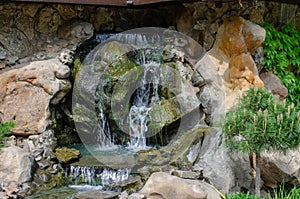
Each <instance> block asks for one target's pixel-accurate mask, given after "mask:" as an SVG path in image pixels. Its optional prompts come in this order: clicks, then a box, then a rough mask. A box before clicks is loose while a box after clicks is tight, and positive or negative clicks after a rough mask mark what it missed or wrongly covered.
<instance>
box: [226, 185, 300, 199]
mask: <svg viewBox="0 0 300 199" xmlns="http://www.w3.org/2000/svg"><path fill="white" fill-rule="evenodd" d="M299 198H300V189H299V188H297V187H293V188H292V189H290V190H288V189H284V184H281V185H280V187H279V188H278V189H274V192H273V193H272V194H270V193H269V194H268V197H267V199H299ZM226 199H260V197H257V196H255V195H251V194H250V193H234V194H227V195H226Z"/></svg>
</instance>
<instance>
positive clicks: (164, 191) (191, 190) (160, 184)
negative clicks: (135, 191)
mask: <svg viewBox="0 0 300 199" xmlns="http://www.w3.org/2000/svg"><path fill="white" fill-rule="evenodd" d="M139 194H140V195H144V196H145V197H146V198H149V199H150V198H153V199H154V198H156V199H182V198H190V199H218V198H221V197H220V196H219V194H218V193H217V192H216V191H215V189H214V188H212V187H211V185H208V184H206V183H205V182H202V181H197V180H188V179H182V178H179V177H176V176H172V175H170V174H168V173H164V172H157V173H153V174H152V175H151V176H150V178H149V179H148V181H147V182H146V184H145V186H144V187H143V188H142V190H141V191H140V192H139ZM129 198H130V197H129Z"/></svg>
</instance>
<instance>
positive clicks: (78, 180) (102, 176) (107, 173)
mask: <svg viewBox="0 0 300 199" xmlns="http://www.w3.org/2000/svg"><path fill="white" fill-rule="evenodd" d="M130 172H131V170H130V169H128V168H122V169H109V168H105V169H95V168H92V167H81V166H70V168H69V169H67V170H66V172H65V176H66V178H67V179H68V181H69V184H88V185H93V186H96V185H101V186H106V185H109V184H112V183H118V182H122V181H124V180H127V179H128V177H129V174H130Z"/></svg>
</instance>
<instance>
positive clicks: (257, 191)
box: [255, 153, 260, 197]
mask: <svg viewBox="0 0 300 199" xmlns="http://www.w3.org/2000/svg"><path fill="white" fill-rule="evenodd" d="M255 155H256V169H255V171H256V172H255V173H256V175H255V195H256V196H257V197H260V154H257V153H256V154H255Z"/></svg>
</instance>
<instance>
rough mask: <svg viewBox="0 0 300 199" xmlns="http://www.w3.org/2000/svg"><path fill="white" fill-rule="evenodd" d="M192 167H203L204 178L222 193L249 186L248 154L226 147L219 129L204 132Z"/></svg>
mask: <svg viewBox="0 0 300 199" xmlns="http://www.w3.org/2000/svg"><path fill="white" fill-rule="evenodd" d="M194 167H195V168H197V167H200V168H201V169H203V171H202V172H203V176H204V178H206V179H208V180H209V183H210V184H212V185H213V186H215V187H216V188H217V189H219V190H220V191H221V192H222V193H227V192H229V191H237V192H239V191H241V187H244V188H249V187H250V185H251V182H252V176H251V175H250V172H251V166H250V160H249V156H247V155H245V154H242V153H238V152H233V151H230V150H228V149H226V148H225V146H224V145H223V144H222V131H220V130H216V129H214V130H211V131H208V132H207V133H206V136H205V137H204V140H203V143H202V146H201V149H200V153H199V159H198V162H197V163H196V164H195V166H194Z"/></svg>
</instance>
